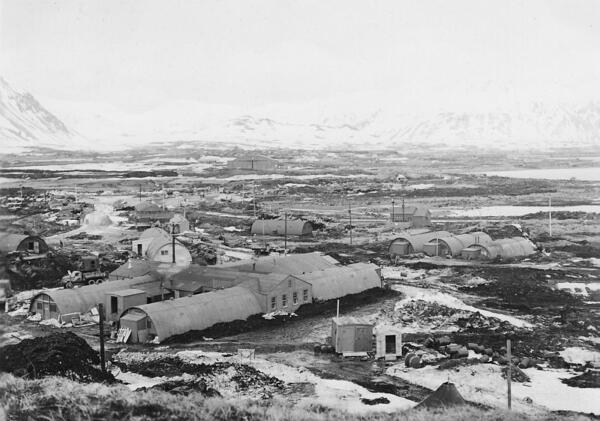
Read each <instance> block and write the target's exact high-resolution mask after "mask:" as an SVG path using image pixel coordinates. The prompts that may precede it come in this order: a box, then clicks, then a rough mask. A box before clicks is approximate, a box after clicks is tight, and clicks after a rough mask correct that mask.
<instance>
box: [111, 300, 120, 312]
mask: <svg viewBox="0 0 600 421" xmlns="http://www.w3.org/2000/svg"><path fill="white" fill-rule="evenodd" d="M118 311H119V305H118V300H117V297H115V296H112V297H110V313H111V314H115V313H117V312H118Z"/></svg>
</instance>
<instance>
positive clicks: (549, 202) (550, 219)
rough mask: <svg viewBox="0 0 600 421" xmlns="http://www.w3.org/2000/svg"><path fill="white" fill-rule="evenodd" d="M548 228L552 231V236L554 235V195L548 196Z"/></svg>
mask: <svg viewBox="0 0 600 421" xmlns="http://www.w3.org/2000/svg"><path fill="white" fill-rule="evenodd" d="M548 230H549V231H550V237H552V196H550V197H549V198H548Z"/></svg>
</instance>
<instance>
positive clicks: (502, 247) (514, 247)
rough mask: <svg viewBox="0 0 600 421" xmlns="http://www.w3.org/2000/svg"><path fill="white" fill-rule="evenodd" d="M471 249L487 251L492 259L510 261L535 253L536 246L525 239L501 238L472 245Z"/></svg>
mask: <svg viewBox="0 0 600 421" xmlns="http://www.w3.org/2000/svg"><path fill="white" fill-rule="evenodd" d="M469 247H480V248H483V249H485V251H486V254H487V256H488V257H489V258H490V259H495V258H496V257H498V256H499V257H501V258H503V259H510V258H513V257H524V256H529V255H531V254H534V253H535V246H534V244H533V243H532V242H531V241H529V240H528V239H527V238H524V237H512V238H501V239H498V240H495V241H491V242H488V243H486V244H471V245H470V246H469Z"/></svg>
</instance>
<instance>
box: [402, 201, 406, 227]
mask: <svg viewBox="0 0 600 421" xmlns="http://www.w3.org/2000/svg"><path fill="white" fill-rule="evenodd" d="M402 222H405V219H404V195H402Z"/></svg>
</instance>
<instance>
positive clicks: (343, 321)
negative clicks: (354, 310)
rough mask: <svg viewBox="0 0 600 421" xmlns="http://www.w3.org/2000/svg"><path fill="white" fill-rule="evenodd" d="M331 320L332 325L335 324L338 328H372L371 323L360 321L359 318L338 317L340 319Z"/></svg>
mask: <svg viewBox="0 0 600 421" xmlns="http://www.w3.org/2000/svg"><path fill="white" fill-rule="evenodd" d="M331 320H332V321H333V323H335V324H336V325H338V326H349V325H367V326H373V323H369V322H368V321H367V320H365V319H362V318H360V317H352V316H340V317H334V318H333V319H331Z"/></svg>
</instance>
